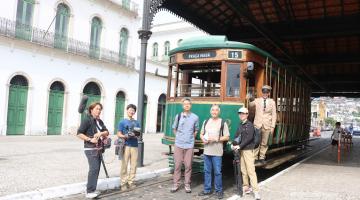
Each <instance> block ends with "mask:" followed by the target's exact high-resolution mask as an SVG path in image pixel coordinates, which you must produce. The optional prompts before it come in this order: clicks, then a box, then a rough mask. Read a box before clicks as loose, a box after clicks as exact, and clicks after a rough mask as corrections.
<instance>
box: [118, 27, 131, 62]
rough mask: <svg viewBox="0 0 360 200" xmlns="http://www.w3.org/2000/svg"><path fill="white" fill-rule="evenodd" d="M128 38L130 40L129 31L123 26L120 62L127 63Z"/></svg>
mask: <svg viewBox="0 0 360 200" xmlns="http://www.w3.org/2000/svg"><path fill="white" fill-rule="evenodd" d="M128 40H129V31H128V30H127V29H126V28H122V29H121V31H120V45H119V46H120V48H119V56H120V64H125V63H126V54H127V46H128Z"/></svg>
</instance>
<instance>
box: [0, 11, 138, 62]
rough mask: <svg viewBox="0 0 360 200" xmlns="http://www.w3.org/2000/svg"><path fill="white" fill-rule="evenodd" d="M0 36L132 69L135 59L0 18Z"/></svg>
mask: <svg viewBox="0 0 360 200" xmlns="http://www.w3.org/2000/svg"><path fill="white" fill-rule="evenodd" d="M0 35H2V36H6V37H10V38H17V39H20V40H26V41H29V42H31V43H34V44H38V45H41V46H45V47H50V48H56V49H60V50H63V51H65V52H67V53H72V54H76V55H81V56H86V57H89V58H91V59H96V60H102V61H105V62H110V63H116V64H120V65H123V66H126V67H129V68H134V66H135V58H134V57H130V56H127V55H126V54H120V53H119V52H116V51H112V50H109V49H105V48H101V47H99V46H96V45H92V44H90V43H87V42H83V41H79V40H76V39H73V38H69V37H67V36H64V35H59V34H55V33H51V32H47V33H46V31H45V30H42V29H39V28H36V27H33V26H29V25H26V24H21V23H17V22H15V21H12V20H9V19H6V18H1V17H0Z"/></svg>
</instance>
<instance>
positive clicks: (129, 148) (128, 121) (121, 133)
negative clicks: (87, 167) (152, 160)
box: [117, 104, 140, 191]
mask: <svg viewBox="0 0 360 200" xmlns="http://www.w3.org/2000/svg"><path fill="white" fill-rule="evenodd" d="M126 113H127V118H125V119H123V120H121V121H120V122H119V125H118V132H117V136H118V137H119V138H121V139H123V140H125V149H124V155H123V159H122V162H121V173H120V177H121V190H122V191H124V190H127V189H128V187H129V188H134V187H135V184H134V179H135V174H136V167H137V158H138V139H137V137H136V136H134V135H132V132H133V130H134V128H135V127H140V124H139V122H138V121H136V120H135V119H134V118H133V117H134V115H135V113H136V106H135V105H134V104H129V105H128V106H127V107H126ZM129 162H130V171H129V174H128V172H127V168H128V164H129Z"/></svg>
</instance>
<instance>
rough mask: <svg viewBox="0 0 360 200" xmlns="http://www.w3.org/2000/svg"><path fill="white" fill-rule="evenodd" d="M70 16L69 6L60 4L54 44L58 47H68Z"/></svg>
mask: <svg viewBox="0 0 360 200" xmlns="http://www.w3.org/2000/svg"><path fill="white" fill-rule="evenodd" d="M69 18H70V14H69V8H68V7H67V6H66V5H64V4H59V6H58V8H57V11H56V22H55V38H54V46H55V47H56V48H60V49H66V47H67V40H68V37H67V34H68V26H69Z"/></svg>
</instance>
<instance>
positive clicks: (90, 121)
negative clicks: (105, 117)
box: [77, 103, 109, 198]
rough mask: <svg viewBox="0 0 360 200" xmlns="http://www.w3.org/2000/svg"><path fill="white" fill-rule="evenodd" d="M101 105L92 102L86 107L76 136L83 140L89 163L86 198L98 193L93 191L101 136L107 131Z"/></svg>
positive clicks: (99, 155) (97, 169) (100, 147)
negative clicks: (86, 112) (101, 114)
mask: <svg viewBox="0 0 360 200" xmlns="http://www.w3.org/2000/svg"><path fill="white" fill-rule="evenodd" d="M102 108H103V106H102V105H101V104H100V103H93V104H91V105H90V106H89V108H88V114H87V115H86V116H85V118H84V119H83V120H82V121H81V124H80V127H79V129H78V131H77V136H78V137H79V138H80V139H82V140H84V150H85V155H86V158H87V160H88V163H89V172H88V180H87V184H86V198H95V197H97V196H98V195H99V193H98V192H95V190H96V185H97V180H98V176H99V171H100V164H101V153H102V150H103V149H102V145H101V143H102V140H101V138H102V137H104V138H105V137H107V136H108V135H109V132H108V130H107V128H106V126H105V125H104V122H103V121H102V120H101V119H100V113H101V110H102Z"/></svg>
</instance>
